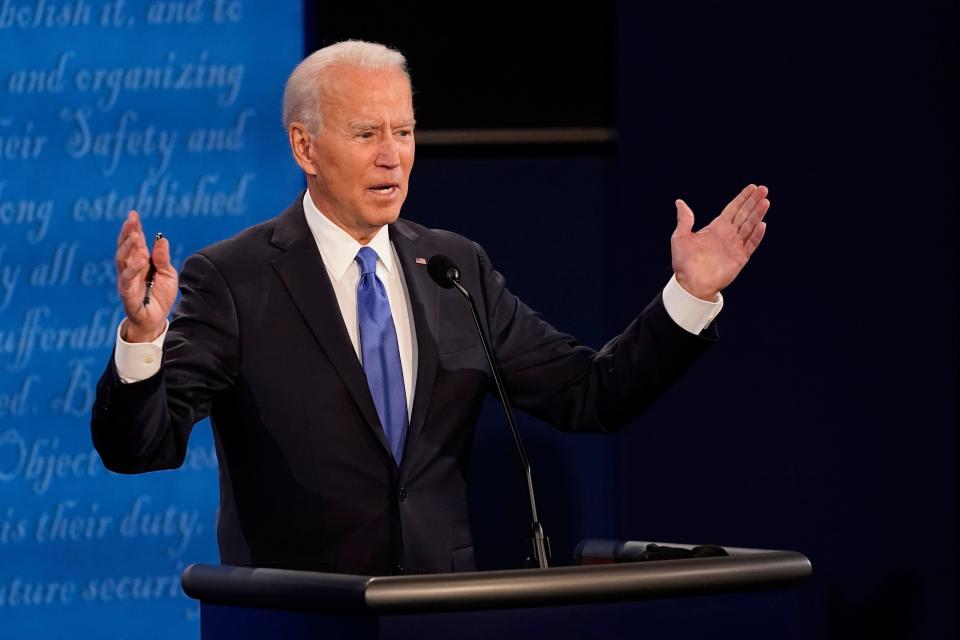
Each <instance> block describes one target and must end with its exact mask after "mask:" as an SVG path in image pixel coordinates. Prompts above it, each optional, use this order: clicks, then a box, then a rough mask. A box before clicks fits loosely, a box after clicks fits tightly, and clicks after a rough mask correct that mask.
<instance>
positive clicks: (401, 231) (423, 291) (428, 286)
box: [390, 220, 440, 468]
mask: <svg viewBox="0 0 960 640" xmlns="http://www.w3.org/2000/svg"><path fill="white" fill-rule="evenodd" d="M390 241H391V242H393V246H394V247H395V248H396V250H397V257H398V258H399V259H400V265H401V268H402V270H403V278H404V281H405V282H406V284H407V291H408V293H409V294H410V308H411V310H412V311H413V324H414V329H415V332H416V335H417V384H416V388H415V391H414V396H413V411H412V412H411V416H410V427H409V429H408V430H407V442H406V445H405V450H404V454H403V466H404V467H407V468H409V465H408V463H409V462H410V461H411V460H412V459H415V455H414V454H415V453H416V445H417V441H418V440H419V438H420V433H421V431H423V425H424V422H425V420H426V417H427V410H428V409H429V407H430V398H431V395H432V394H433V386H434V382H435V381H436V377H437V366H438V362H439V359H438V356H437V345H438V344H439V342H438V341H439V337H440V335H439V329H440V325H439V318H440V306H439V304H438V302H437V294H438V292H439V290H440V288H439V287H438V286H437V285H436V283H434V282H433V280H432V279H431V278H430V275H429V274H428V273H427V267H426V266H425V265H423V264H418V263H417V262H416V259H417V258H429V257H430V256H431V255H432V254H431V253H430V251H429V249H428V248H427V247H426V246H424V242H423V241H422V239H421V237H420V236H419V234H418V233H417V232H416V231H415V230H414V229H413V228H411V227H410V226H409V225H407V224H406V223H405V222H404V221H403V220H398V221H397V222H396V223H395V224H392V225H390Z"/></svg>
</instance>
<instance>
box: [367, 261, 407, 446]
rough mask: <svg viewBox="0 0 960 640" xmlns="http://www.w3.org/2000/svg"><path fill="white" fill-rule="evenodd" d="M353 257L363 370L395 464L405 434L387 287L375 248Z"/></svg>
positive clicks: (403, 401)
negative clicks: (379, 274)
mask: <svg viewBox="0 0 960 640" xmlns="http://www.w3.org/2000/svg"><path fill="white" fill-rule="evenodd" d="M356 259H357V264H359V265H360V281H359V282H358V283H357V319H358V320H359V323H360V353H361V354H362V355H363V370H364V372H365V373H366V374H367V384H368V385H369V386H370V394H371V395H372V396H373V403H374V404H375V405H376V407H377V415H379V416H380V424H381V425H383V431H384V433H385V434H386V436H387V442H388V443H390V451H391V452H392V453H393V459H394V460H396V461H397V464H398V465H399V464H400V459H401V458H402V457H403V442H404V440H405V439H406V437H407V394H406V391H405V390H404V386H403V369H401V368H400V348H399V346H398V345H397V329H396V327H394V325H393V316H392V315H390V301H389V300H387V291H386V289H384V288H383V283H382V282H380V278H378V277H377V252H376V251H374V250H373V249H371V248H370V247H363V248H362V249H360V251H358V252H357V258H356Z"/></svg>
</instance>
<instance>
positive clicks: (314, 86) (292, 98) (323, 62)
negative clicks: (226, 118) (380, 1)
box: [283, 40, 410, 133]
mask: <svg viewBox="0 0 960 640" xmlns="http://www.w3.org/2000/svg"><path fill="white" fill-rule="evenodd" d="M337 64H349V65H353V66H355V67H360V68H361V69H370V70H381V69H391V68H393V69H399V70H400V71H403V73H404V75H405V76H407V81H409V80H410V74H409V73H408V72H407V59H406V58H404V57H403V54H402V53H400V52H399V51H396V50H394V49H391V48H389V47H386V46H384V45H382V44H378V43H376V42H364V41H363V40H344V41H343V42H337V43H335V44H331V45H330V46H328V47H324V48H322V49H317V50H316V51H314V52H313V53H311V54H310V55H309V56H307V57H306V58H304V59H303V60H302V61H301V62H300V64H298V65H297V66H296V68H295V69H294V70H293V73H291V74H290V77H289V78H288V79H287V86H286V88H284V90H283V127H284V129H289V128H290V124H291V123H293V122H302V123H303V124H305V125H306V126H307V130H309V131H311V132H313V133H316V132H318V131H320V129H321V128H322V127H323V106H322V105H321V103H320V95H321V93H322V89H323V83H324V78H323V75H324V74H323V73H322V72H323V71H324V70H325V69H327V68H329V67H332V66H334V65H337Z"/></svg>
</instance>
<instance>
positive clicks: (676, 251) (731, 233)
mask: <svg viewBox="0 0 960 640" xmlns="http://www.w3.org/2000/svg"><path fill="white" fill-rule="evenodd" d="M767 193H768V190H767V188H766V187H764V186H760V187H756V186H754V185H748V186H747V187H745V188H744V189H743V191H741V192H740V194H739V195H737V197H736V198H734V199H733V200H731V201H730V203H729V204H728V205H727V206H726V207H724V209H723V211H722V212H721V213H720V215H719V216H717V217H716V218H715V219H714V220H713V221H712V222H711V223H710V224H708V225H707V226H706V227H704V228H703V229H701V230H700V231H697V232H696V233H694V231H693V222H694V217H693V211H692V210H691V209H690V207H688V206H687V205H686V203H685V202H683V201H682V200H678V201H677V228H676V230H675V231H674V232H673V236H672V237H671V238H670V249H671V256H672V260H673V271H674V273H676V275H677V281H678V282H679V283H680V285H681V286H682V287H683V288H684V289H686V290H687V291H688V292H689V293H691V294H693V295H695V296H697V297H698V298H701V299H704V300H714V299H715V298H716V295H717V293H719V292H720V291H721V290H723V289H724V288H726V287H727V286H728V285H729V284H730V283H731V282H733V280H734V279H735V278H736V277H737V275H738V274H739V273H740V270H741V269H743V267H744V265H746V264H747V261H748V260H749V259H750V256H751V255H753V252H754V251H755V250H756V248H757V246H759V244H760V241H761V240H762V239H763V234H764V232H765V231H766V223H765V222H763V217H764V215H766V213H767V210H768V209H769V208H770V201H769V200H767V198H766V196H767Z"/></svg>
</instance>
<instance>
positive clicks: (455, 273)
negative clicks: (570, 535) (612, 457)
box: [446, 263, 550, 569]
mask: <svg viewBox="0 0 960 640" xmlns="http://www.w3.org/2000/svg"><path fill="white" fill-rule="evenodd" d="M446 277H447V280H448V281H449V282H450V284H451V285H453V287H454V288H456V290H457V291H459V292H460V293H461V294H462V295H463V297H464V298H466V299H467V302H469V303H470V310H471V311H472V312H473V321H474V322H475V323H476V325H477V333H478V334H480V344H481V345H482V346H483V354H484V355H485V356H486V357H487V363H488V364H489V365H490V371H491V372H493V382H494V385H496V388H497V395H498V396H499V397H500V403H501V404H502V405H503V411H504V413H505V414H506V415H507V424H509V425H510V432H511V433H512V434H513V440H514V442H516V444H517V451H518V452H519V454H520V463H521V464H522V465H523V472H524V474H525V475H526V477H527V496H528V497H529V499H530V517H531V518H532V522H531V523H530V543H531V547H532V549H533V560H535V561H536V563H537V566H538V567H539V568H541V569H546V568H548V567H549V566H550V565H549V558H550V539H549V538H548V537H547V536H546V535H545V534H544V532H543V525H541V524H540V518H539V516H538V515H537V498H536V496H535V495H534V491H533V472H532V471H531V470H530V460H529V458H527V450H526V448H525V447H524V446H523V440H521V438H520V431H519V430H518V429H517V422H516V420H514V418H513V409H512V408H511V407H510V402H509V400H508V399H507V390H506V389H505V388H504V387H503V381H502V380H501V379H500V369H499V367H497V365H496V363H495V362H494V359H493V351H492V350H491V348H490V343H489V341H488V340H487V335H486V333H485V332H484V331H483V327H482V326H481V324H480V314H479V313H478V312H477V305H476V303H475V302H474V301H473V296H471V295H470V292H469V291H467V290H466V289H465V288H464V286H463V285H462V284H460V272H459V270H457V268H456V267H454V266H452V263H451V265H450V268H449V269H447V272H446ZM528 560H529V559H528Z"/></svg>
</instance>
